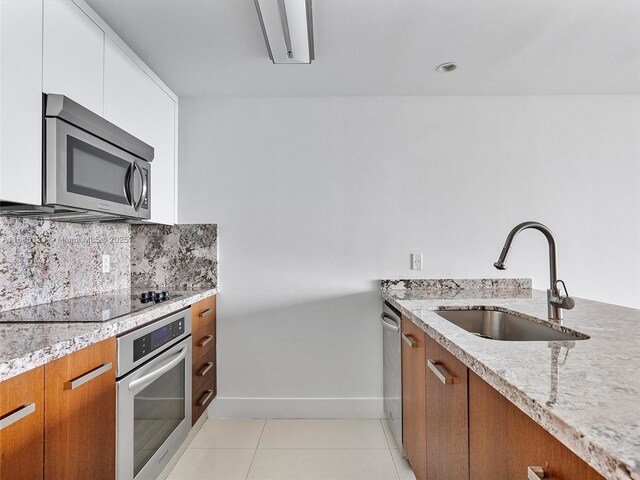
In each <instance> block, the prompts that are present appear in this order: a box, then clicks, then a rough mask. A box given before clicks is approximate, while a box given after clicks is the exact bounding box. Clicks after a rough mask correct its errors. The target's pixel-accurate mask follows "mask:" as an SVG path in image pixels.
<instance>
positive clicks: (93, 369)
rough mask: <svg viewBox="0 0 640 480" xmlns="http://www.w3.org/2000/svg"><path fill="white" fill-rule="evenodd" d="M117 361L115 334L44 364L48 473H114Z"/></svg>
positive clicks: (107, 475) (56, 475)
mask: <svg viewBox="0 0 640 480" xmlns="http://www.w3.org/2000/svg"><path fill="white" fill-rule="evenodd" d="M115 362H116V340H115V337H112V338H110V339H108V340H104V341H102V342H100V343H96V344H95V345H91V346H90V347H87V348H83V349H82V350H78V351H77V352H74V353H72V354H70V355H67V356H65V357H62V358H59V359H57V360H54V361H53V362H51V363H49V364H47V365H46V366H45V451H44V463H45V468H44V471H45V478H47V479H52V480H53V479H71V478H78V479H79V478H87V479H88V478H96V479H98V478H99V479H104V480H107V479H113V478H115V466H116V383H115V372H116V363H115ZM109 364H111V365H109Z"/></svg>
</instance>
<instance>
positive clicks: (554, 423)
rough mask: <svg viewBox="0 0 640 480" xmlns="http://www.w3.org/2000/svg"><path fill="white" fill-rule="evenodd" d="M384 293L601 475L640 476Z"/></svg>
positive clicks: (622, 478)
mask: <svg viewBox="0 0 640 480" xmlns="http://www.w3.org/2000/svg"><path fill="white" fill-rule="evenodd" d="M381 296H382V298H383V299H384V300H385V301H387V302H389V303H390V304H391V305H393V306H394V307H395V308H397V309H398V310H400V312H401V313H402V314H403V315H405V316H406V317H407V318H408V319H409V320H411V322H413V323H414V324H415V325H417V326H418V327H420V328H421V329H422V330H423V331H424V332H425V333H426V334H427V335H429V336H430V337H431V338H432V339H433V340H435V341H436V342H437V343H438V344H439V345H441V346H442V347H444V348H445V349H446V350H447V351H449V352H450V353H451V354H452V355H454V356H455V357H456V358H457V359H458V360H460V361H461V362H462V363H463V364H464V365H465V366H466V367H467V368H469V369H470V370H471V371H472V372H473V373H475V374H476V375H478V376H479V377H480V378H481V379H482V380H484V381H485V382H487V383H488V384H489V385H491V387H493V388H494V389H495V390H496V391H498V393H500V394H501V395H502V396H503V397H505V398H506V399H507V400H509V401H510V402H511V403H513V404H514V405H515V406H516V407H518V409H520V410H521V411H522V412H523V413H524V414H525V415H527V416H528V417H529V418H531V419H532V420H533V421H534V422H536V423H537V424H538V425H540V426H541V427H542V428H543V429H544V430H546V431H547V432H549V433H550V434H551V435H552V436H553V437H554V438H556V439H557V440H558V441H559V442H560V443H562V444H563V445H564V446H565V447H567V448H568V449H569V450H571V451H572V452H573V453H574V454H575V455H577V456H578V457H579V458H580V459H581V460H583V461H584V462H586V463H587V464H588V465H590V466H591V467H592V468H593V469H594V470H596V471H597V472H598V473H599V474H600V475H603V476H604V477H605V478H608V479H616V480H628V479H632V480H639V479H640V471H637V470H636V469H635V468H633V467H632V466H631V465H628V464H627V463H625V462H623V461H621V460H620V459H619V458H617V457H616V456H615V454H613V453H611V452H610V451H609V450H607V449H605V448H603V447H601V446H600V445H598V444H595V443H594V442H592V441H591V440H589V439H588V438H587V437H586V436H585V435H584V434H583V433H582V432H580V431H579V430H577V429H576V428H575V427H574V426H572V425H570V424H568V423H566V422H565V421H564V420H562V418H560V417H558V416H557V415H555V414H554V413H553V412H552V411H550V410H549V409H548V408H546V407H545V406H544V405H542V404H540V403H539V402H536V401H535V400H534V399H533V398H531V397H529V396H528V395H527V394H526V393H525V392H523V391H522V390H520V389H519V388H518V387H517V386H515V385H513V384H512V383H510V382H509V381H508V380H506V379H505V378H503V377H502V376H500V374H498V373H497V372H495V371H493V370H491V369H490V368H488V367H487V366H486V365H484V364H483V363H482V362H481V361H479V360H478V359H476V358H475V357H473V356H472V355H471V354H470V353H468V352H467V351H465V350H464V349H462V348H461V347H459V346H458V345H456V344H455V343H453V342H452V341H450V340H449V339H448V338H447V337H446V336H444V335H442V334H441V333H440V332H438V331H437V330H435V329H433V328H432V327H431V326H429V325H428V324H426V323H424V321H423V320H422V319H420V318H419V317H418V316H416V315H415V314H414V313H413V312H412V311H411V310H409V309H407V308H405V307H403V306H402V305H401V303H400V302H399V301H398V300H397V299H395V298H393V296H392V295H391V294H390V293H388V292H386V291H384V290H383V291H381ZM434 315H435V313H434Z"/></svg>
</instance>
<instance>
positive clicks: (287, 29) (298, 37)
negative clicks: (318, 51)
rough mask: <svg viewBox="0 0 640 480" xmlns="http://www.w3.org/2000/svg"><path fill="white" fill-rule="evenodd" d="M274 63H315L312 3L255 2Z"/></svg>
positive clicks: (288, 0)
mask: <svg viewBox="0 0 640 480" xmlns="http://www.w3.org/2000/svg"><path fill="white" fill-rule="evenodd" d="M254 1H255V4H256V10H257V11H258V17H259V18H260V25H261V26H262V33H263V34H264V41H265V43H266V44H267V51H268V52H269V58H270V59H271V61H272V62H273V63H311V61H312V60H313V59H314V51H313V17H312V14H311V0H254Z"/></svg>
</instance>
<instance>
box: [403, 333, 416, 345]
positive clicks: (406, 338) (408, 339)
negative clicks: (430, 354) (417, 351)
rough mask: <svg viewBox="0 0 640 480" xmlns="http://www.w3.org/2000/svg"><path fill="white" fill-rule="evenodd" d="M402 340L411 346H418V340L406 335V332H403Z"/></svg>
mask: <svg viewBox="0 0 640 480" xmlns="http://www.w3.org/2000/svg"><path fill="white" fill-rule="evenodd" d="M402 340H404V341H405V343H406V344H407V345H409V346H410V347H411V348H418V342H417V341H416V340H415V339H414V338H413V337H412V336H411V335H407V334H406V333H403V334H402Z"/></svg>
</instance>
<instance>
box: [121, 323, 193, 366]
mask: <svg viewBox="0 0 640 480" xmlns="http://www.w3.org/2000/svg"><path fill="white" fill-rule="evenodd" d="M184 323H185V322H184V318H180V319H178V320H176V321H174V322H171V323H168V324H166V325H164V326H162V327H160V328H157V329H156V330H153V331H151V332H149V333H147V334H146V335H144V336H141V337H138V338H136V339H135V340H134V341H133V361H134V362H135V361H137V360H139V359H141V358H142V357H144V356H145V355H148V354H149V353H151V352H153V351H154V350H157V349H158V348H160V347H162V346H163V345H166V344H167V343H169V342H171V341H172V340H173V339H175V338H178V337H179V336H180V335H182V334H184Z"/></svg>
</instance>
